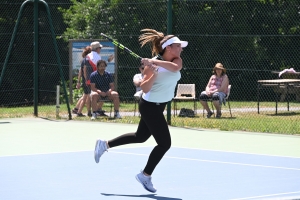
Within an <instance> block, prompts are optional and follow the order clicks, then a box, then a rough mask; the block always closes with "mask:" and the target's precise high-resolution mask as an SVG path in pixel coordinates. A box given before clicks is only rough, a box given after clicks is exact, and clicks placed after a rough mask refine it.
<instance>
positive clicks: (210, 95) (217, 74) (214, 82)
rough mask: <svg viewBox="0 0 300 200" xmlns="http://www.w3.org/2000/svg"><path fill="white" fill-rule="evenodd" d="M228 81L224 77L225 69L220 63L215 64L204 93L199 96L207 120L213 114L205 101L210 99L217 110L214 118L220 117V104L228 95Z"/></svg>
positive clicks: (226, 77)
mask: <svg viewBox="0 0 300 200" xmlns="http://www.w3.org/2000/svg"><path fill="white" fill-rule="evenodd" d="M228 85H229V80H228V76H227V75H226V69H225V68H224V67H223V65H222V63H217V64H216V65H215V67H214V68H213V75H212V76H211V77H210V79H209V81H208V84H207V86H206V89H205V91H203V92H201V94H200V97H199V99H200V103H201V104H202V106H203V108H204V109H205V110H206V111H207V118H210V117H211V116H212V115H213V114H214V113H213V112H212V111H211V110H210V108H209V106H208V104H207V101H208V100H210V99H212V100H213V104H214V106H215V108H216V110H217V115H216V118H220V117H221V115H222V114H221V106H222V102H225V98H226V96H227V93H228Z"/></svg>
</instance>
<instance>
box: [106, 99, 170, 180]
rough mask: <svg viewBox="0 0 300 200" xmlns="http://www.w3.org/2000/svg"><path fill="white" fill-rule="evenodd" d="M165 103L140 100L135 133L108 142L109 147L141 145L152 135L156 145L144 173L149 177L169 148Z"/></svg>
mask: <svg viewBox="0 0 300 200" xmlns="http://www.w3.org/2000/svg"><path fill="white" fill-rule="evenodd" d="M166 105H167V102H166V103H160V104H157V103H152V102H148V101H146V100H144V99H143V98H141V100H140V102H139V110H140V113H141V120H140V122H139V126H138V129H137V131H136V132H135V133H127V134H124V135H121V136H119V137H117V138H115V139H112V140H110V141H108V145H109V147H116V146H120V145H124V144H130V143H143V142H145V141H146V140H148V138H149V137H150V136H151V135H152V136H153V137H154V139H155V141H156V143H157V145H156V146H155V147H154V149H153V150H152V152H151V154H150V156H149V158H148V162H147V165H146V167H145V168H144V172H145V173H147V174H149V175H151V174H152V172H153V171H154V169H155V167H156V165H157V164H158V163H159V161H160V160H161V159H162V157H163V156H164V154H165V153H166V152H167V151H168V150H169V149H170V147H171V135H170V131H169V127H168V124H167V121H166V119H165V117H164V114H163V111H164V110H165V107H166Z"/></svg>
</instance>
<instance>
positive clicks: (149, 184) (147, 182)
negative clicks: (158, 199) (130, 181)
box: [135, 171, 156, 193]
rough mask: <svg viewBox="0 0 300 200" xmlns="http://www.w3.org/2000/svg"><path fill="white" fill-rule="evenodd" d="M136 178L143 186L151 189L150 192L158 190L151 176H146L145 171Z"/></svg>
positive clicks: (148, 189)
mask: <svg viewBox="0 0 300 200" xmlns="http://www.w3.org/2000/svg"><path fill="white" fill-rule="evenodd" d="M135 178H136V180H137V181H138V182H140V183H141V184H142V185H143V187H144V188H145V189H146V190H147V191H149V192H153V193H154V192H156V189H155V188H154V186H153V184H152V182H151V176H145V175H144V173H143V171H141V173H139V174H137V175H136V176H135Z"/></svg>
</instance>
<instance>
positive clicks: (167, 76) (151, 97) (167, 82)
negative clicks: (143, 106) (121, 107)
mask: <svg viewBox="0 0 300 200" xmlns="http://www.w3.org/2000/svg"><path fill="white" fill-rule="evenodd" d="M180 78H181V74H180V71H176V72H171V71H169V70H167V69H165V68H162V67H159V69H158V74H157V77H156V79H155V81H154V83H153V85H152V88H151V89H150V91H149V92H147V93H143V95H142V98H143V99H145V100H146V101H149V102H154V103H164V102H168V101H170V100H172V99H173V97H174V91H175V87H176V85H177V82H178V81H179V79H180Z"/></svg>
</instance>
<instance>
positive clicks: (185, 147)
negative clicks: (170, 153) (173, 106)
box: [172, 146, 300, 159]
mask: <svg viewBox="0 0 300 200" xmlns="http://www.w3.org/2000/svg"><path fill="white" fill-rule="evenodd" d="M172 147H175V148H181V149H192V150H203V151H217V152H226V153H239V154H248V155H259V156H273V157H283V158H298V159H299V158H300V157H295V156H282V155H269V154H259V153H248V152H242V151H241V152H237V151H223V150H214V149H200V148H186V147H177V146H172Z"/></svg>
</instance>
